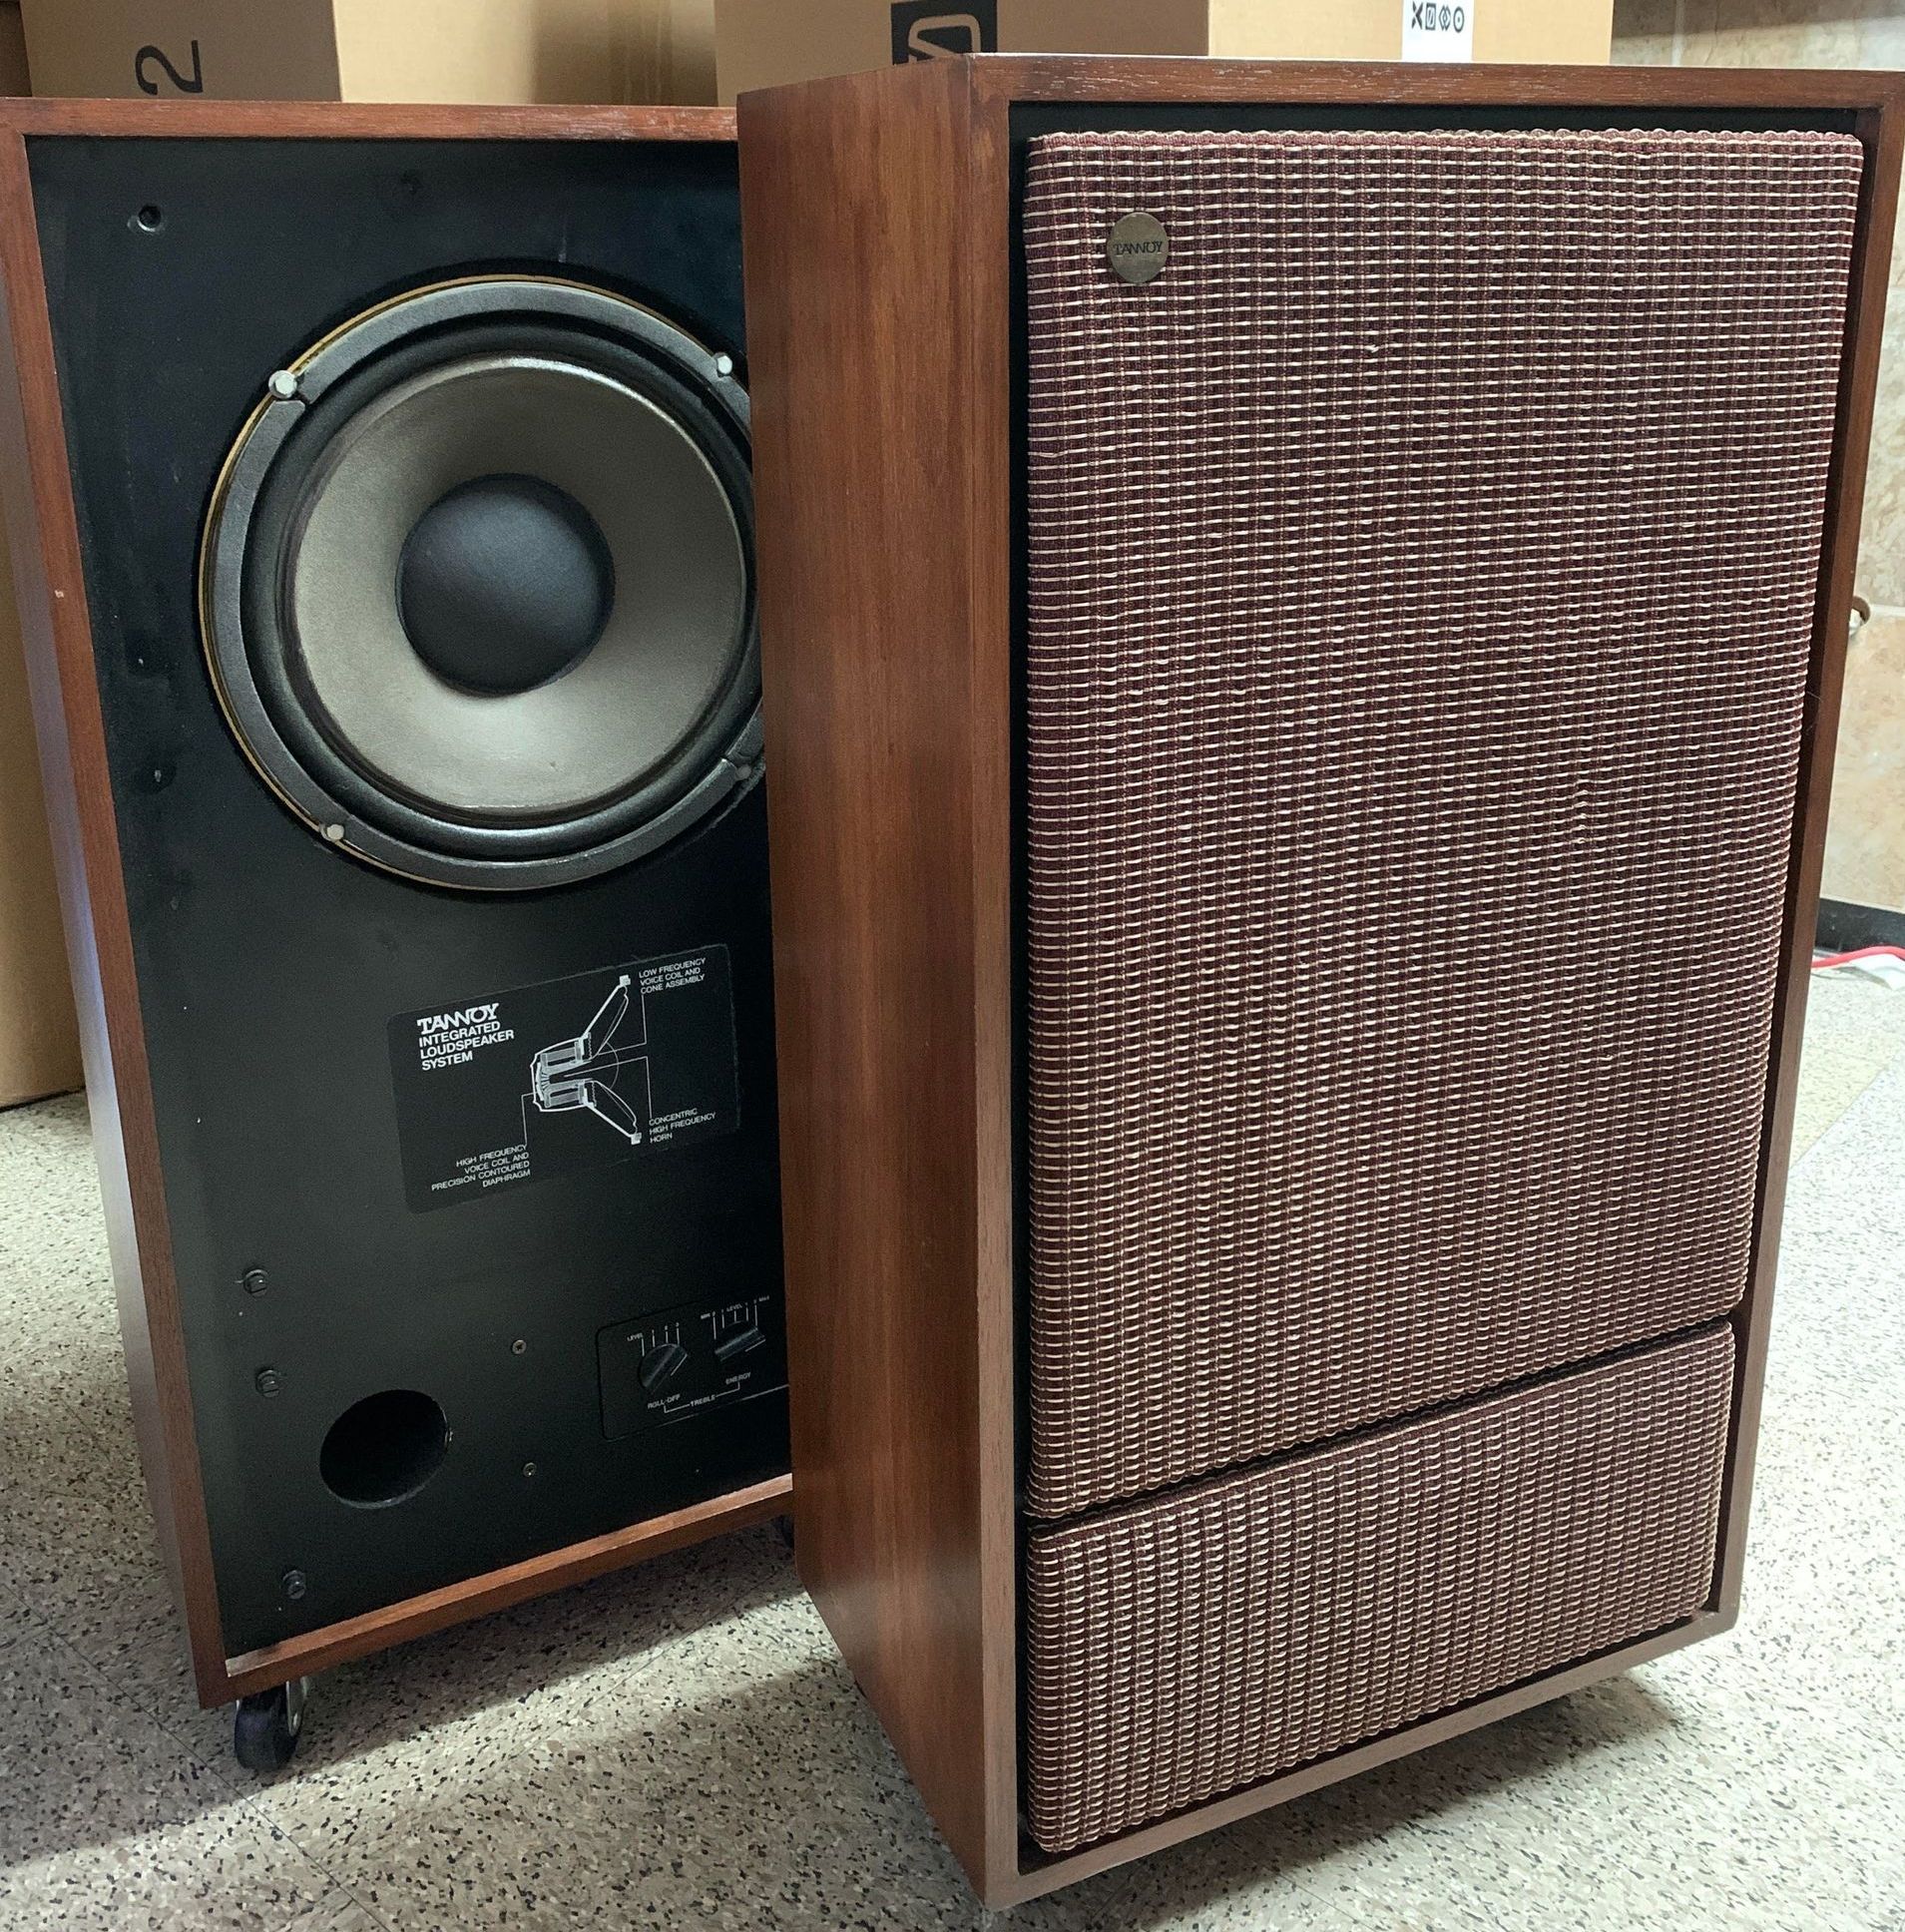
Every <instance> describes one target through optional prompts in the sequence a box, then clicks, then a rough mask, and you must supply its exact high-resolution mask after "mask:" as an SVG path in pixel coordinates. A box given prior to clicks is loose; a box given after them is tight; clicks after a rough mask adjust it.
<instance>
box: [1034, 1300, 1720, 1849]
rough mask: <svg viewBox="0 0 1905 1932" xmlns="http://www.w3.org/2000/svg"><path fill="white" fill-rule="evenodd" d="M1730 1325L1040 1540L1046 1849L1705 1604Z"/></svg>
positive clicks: (1037, 1744)
mask: <svg viewBox="0 0 1905 1932" xmlns="http://www.w3.org/2000/svg"><path fill="white" fill-rule="evenodd" d="M1731 1397H1732V1336H1731V1331H1730V1330H1729V1329H1726V1328H1721V1329H1719V1330H1717V1331H1714V1332H1709V1333H1706V1334H1703V1335H1697V1336H1694V1337H1692V1338H1691V1339H1688V1340H1683V1341H1676V1342H1667V1343H1665V1344H1660V1343H1657V1344H1653V1345H1652V1346H1650V1347H1649V1348H1648V1349H1647V1350H1645V1351H1644V1352H1642V1353H1640V1354H1638V1355H1634V1356H1628V1357H1624V1358H1622V1359H1619V1360H1617V1361H1614V1362H1611V1363H1603V1364H1601V1365H1599V1366H1597V1367H1594V1368H1588V1369H1576V1370H1571V1371H1567V1372H1565V1373H1564V1374H1563V1375H1562V1376H1561V1377H1560V1378H1559V1379H1557V1380H1554V1381H1550V1382H1547V1383H1545V1384H1540V1385H1537V1386H1536V1387H1535V1388H1533V1389H1532V1390H1524V1391H1521V1392H1519V1393H1513V1394H1508V1395H1496V1396H1490V1397H1486V1398H1484V1399H1483V1400H1481V1401H1479V1402H1476V1403H1472V1404H1470V1405H1468V1406H1466V1407H1464V1408H1460V1409H1457V1410H1455V1411H1453V1412H1449V1413H1444V1414H1442V1415H1439V1416H1436V1417H1432V1418H1429V1419H1426V1420H1418V1421H1414V1422H1407V1423H1402V1424H1399V1425H1396V1426H1392V1427H1390V1428H1388V1429H1385V1430H1382V1431H1379V1432H1377V1433H1376V1434H1373V1435H1369V1436H1362V1437H1358V1438H1357V1439H1356V1440H1355V1441H1353V1442H1348V1443H1337V1444H1333V1445H1332V1446H1330V1447H1329V1448H1326V1449H1320V1450H1312V1451H1308V1452H1305V1453H1302V1454H1299V1455H1297V1456H1295V1457H1293V1458H1291V1459H1289V1460H1287V1461H1285V1462H1282V1463H1279V1464H1276V1465H1274V1466H1273V1467H1271V1468H1268V1469H1264V1470H1257V1471H1251V1472H1249V1473H1247V1474H1245V1475H1240V1476H1226V1477H1220V1478H1218V1479H1216V1480H1215V1481H1213V1482H1211V1483H1208V1484H1205V1485H1203V1486H1202V1487H1200V1488H1197V1489H1194V1490H1191V1491H1189V1492H1186V1493H1183V1494H1179V1495H1174V1496H1169V1497H1162V1498H1154V1499H1153V1500H1151V1501H1149V1502H1144V1503H1134V1504H1127V1505H1125V1506H1124V1507H1123V1508H1121V1509H1118V1510H1115V1511H1112V1512H1111V1513H1109V1514H1107V1515H1105V1516H1103V1517H1100V1518H1096V1519H1094V1520H1092V1521H1090V1522H1086V1523H1076V1524H1067V1525H1065V1526H1063V1527H1061V1528H1059V1529H1055V1530H1049V1531H1044V1532H1041V1533H1038V1534H1036V1535H1034V1536H1033V1537H1032V1538H1030V1539H1029V1541H1028V1544H1027V1549H1026V1575H1025V1611H1026V1625H1025V1671H1026V1712H1025V1725H1026V1812H1027V1820H1028V1822H1029V1824H1030V1826H1031V1830H1032V1835H1033V1836H1034V1838H1036V1839H1037V1841H1038V1842H1039V1844H1040V1845H1042V1846H1043V1847H1044V1848H1045V1849H1046V1850H1047V1851H1051V1852H1063V1851H1070V1850H1074V1849H1076V1848H1077V1847H1078V1846H1080V1845H1083V1844H1089V1843H1092V1842H1094V1841H1095V1840H1097V1839H1099V1838H1105V1837H1109V1836H1111V1835H1112V1834H1113V1833H1115V1832H1119V1831H1124V1830H1128V1829H1130V1828H1131V1827H1132V1826H1134V1825H1137V1824H1141V1823H1143V1822H1145V1821H1146V1820H1148V1819H1152V1818H1159V1817H1163V1816H1165V1815H1166V1814H1167V1813H1169V1812H1172V1811H1177V1810H1181V1809H1182V1808H1184V1807H1185V1806H1187V1805H1191V1804H1197V1803H1201V1802H1202V1801H1203V1800H1205V1799H1207V1798H1211V1797H1215V1796H1217V1795H1218V1794H1219V1793H1221V1792H1224V1791H1229V1790H1234V1789H1238V1788H1240V1787H1241V1786H1243V1785H1246V1784H1254V1783H1256V1782H1258V1781H1260V1780H1261V1779H1263V1778H1266V1777H1269V1776H1271V1775H1273V1774H1274V1773H1276V1772H1278V1771H1282V1770H1288V1769H1290V1768H1291V1767H1293V1766H1295V1765H1298V1764H1304V1763H1308V1762H1310V1761H1311V1760H1312V1759H1315V1758H1318V1757H1323V1756H1326V1755H1328V1754H1329V1753H1330V1752H1332V1751H1337V1750H1342V1749H1344V1748H1346V1747H1347V1746H1348V1745H1350V1744H1354V1743H1357V1742H1360V1741H1362V1740H1364V1739H1367V1738H1371V1737H1376V1736H1379V1735H1381V1734H1382V1733H1383V1732H1385V1731H1390V1730H1396V1729H1399V1728H1400V1727H1401V1726H1402V1725H1404V1724H1408V1723H1412V1722H1414V1721H1415V1720H1416V1719H1418V1718H1420V1717H1425V1716H1428V1715H1430V1714H1432V1713H1433V1712H1436V1711H1439V1710H1446V1709H1449V1708H1451V1707H1453V1706H1454V1705H1456V1704H1458V1703H1464V1702H1467V1701H1468V1700H1469V1699H1471V1698H1474V1697H1477V1696H1480V1695H1482V1694H1483V1693H1484V1692H1485V1691H1495V1690H1500V1689H1504V1688H1506V1687H1507V1686H1509V1685H1514V1684H1519V1683H1523V1682H1525V1681H1527V1680H1528V1679H1530V1678H1534V1677H1538V1676H1540V1675H1541V1674H1542V1673H1544V1672H1547V1671H1551V1670H1554V1669H1557V1668H1558V1667H1560V1666H1561V1665H1564V1664H1568V1663H1571V1662H1574V1661H1577V1660H1579V1659H1582V1658H1587V1657H1592V1656H1593V1655H1595V1654H1596V1653H1597V1652H1600V1651H1605V1650H1610V1649H1612V1648H1614V1647H1615V1646H1616V1645H1619V1644H1623V1643H1627V1642H1629V1641H1631V1640H1633V1639H1635V1638H1639V1637H1643V1636H1646V1635H1648V1634H1649V1633H1651V1632H1654V1631H1657V1630H1664V1629H1666V1628H1667V1626H1668V1625H1670V1624H1674V1623H1678V1622H1679V1621H1681V1620H1682V1619H1683V1618H1686V1617H1688V1616H1690V1615H1692V1614H1693V1613H1694V1612H1695V1611H1697V1610H1699V1609H1700V1608H1701V1606H1702V1605H1703V1604H1704V1603H1705V1602H1706V1599H1707V1597H1708V1595H1709V1593H1710V1590H1711V1586H1712V1578H1713V1562H1714V1556H1715V1551H1716V1546H1717V1540H1718V1525H1719V1494H1720V1475H1721V1470H1722V1467H1723V1465H1724V1462H1725V1456H1726V1432H1727V1421H1728V1416H1729V1411H1730V1407H1731Z"/></svg>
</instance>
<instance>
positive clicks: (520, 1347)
mask: <svg viewBox="0 0 1905 1932" xmlns="http://www.w3.org/2000/svg"><path fill="white" fill-rule="evenodd" d="M509 1352H510V1353H511V1354H512V1355H526V1354H528V1353H529V1343H528V1342H526V1341H525V1340H524V1339H523V1338H522V1336H521V1335H518V1336H517V1337H516V1339H515V1340H514V1341H513V1342H511V1343H510V1345H509Z"/></svg>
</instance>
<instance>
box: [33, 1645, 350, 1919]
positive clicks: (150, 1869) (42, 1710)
mask: <svg viewBox="0 0 1905 1932" xmlns="http://www.w3.org/2000/svg"><path fill="white" fill-rule="evenodd" d="M0 1633H3V1634H0V1925H4V1926H5V1927H6V1928H7V1932H34V1929H35V1928H39V1927H43V1926H44V1927H49V1928H50V1927H54V1926H58V1927H62V1928H67V1927H81V1928H91V1927H99V1928H102V1932H143V1929H144V1928H152V1932H161V1928H163V1929H164V1932H201V1928H203V1929H204V1932H213V1929H214V1928H218V1932H240V1929H243V1932H249V1929H250V1928H258V1929H259V1932H266V1929H267V1928H268V1932H277V1928H279V1927H281V1926H284V1925H286V1924H288V1923H289V1922H290V1921H291V1920H292V1919H293V1918H294V1917H295V1916H296V1915H297V1914H298V1913H299V1912H301V1911H305V1910H307V1909H308V1908H309V1907H311V1906H313V1905H315V1904H316V1903H317V1902H318V1901H319V1900H320V1899H321V1898H323V1897H324V1895H325V1894H326V1892H328V1891H330V1890H331V1889H332V1888H331V1885H330V1881H329V1880H328V1879H327V1878H326V1876H325V1875H324V1873H322V1872H321V1871H320V1870H319V1869H318V1868H317V1867H316V1866H315V1865H314V1864H313V1863H312V1862H311V1861H310V1860H309V1859H308V1858H306V1857H305V1856H304V1855H303V1853H302V1852H300V1851H299V1850H298V1849H297V1847H296V1846H294V1845H293V1844H291V1843H290V1841H289V1840H288V1839H286V1838H285V1837H284V1836H283V1835H282V1834H281V1833H279V1832H277V1831H275V1830H274V1829H273V1828H272V1827H271V1825H270V1823H269V1822H268V1820H266V1819H265V1818H264V1817H263V1816H262V1815H261V1814H260V1813H259V1812H258V1811H257V1810H256V1809H255V1808H253V1807H251V1806H249V1805H247V1804H244V1803H241V1802H239V1801H238V1800H237V1799H235V1798H234V1796H233V1794H232V1792H231V1791H230V1790H229V1788H228V1787H227V1786H226V1785H225V1784H224V1783H223V1782H222V1781H221V1780H220V1779H218V1778H216V1777H214V1776H213V1775H212V1774H211V1773H210V1772H209V1771H208V1770H206V1768H205V1767H204V1766H203V1765H201V1764H197V1763H195V1762H193V1761H192V1760H190V1759H189V1758H187V1757H185V1756H184V1755H183V1754H182V1753H181V1751H180V1750H179V1747H178V1745H177V1742H176V1740H175V1739H173V1738H172V1737H171V1736H170V1735H169V1734H168V1733H167V1732H165V1731H164V1730H162V1729H161V1728H160V1727H159V1726H158V1725H157V1724H156V1723H155V1722H154V1721H153V1720H152V1719H151V1718H150V1717H149V1716H147V1715H146V1713H145V1712H144V1711H142V1710H140V1709H139V1708H138V1706H137V1705H135V1704H134V1703H133V1702H132V1701H131V1700H130V1699H129V1698H126V1697H124V1696H122V1695H120V1694H119V1693H118V1692H116V1691H114V1690H113V1689H112V1688H111V1687H110V1686H109V1685H108V1684H107V1683H106V1681H105V1680H104V1679H103V1678H102V1677H101V1676H100V1674H99V1673H98V1672H97V1671H96V1670H95V1669H94V1668H93V1667H92V1666H91V1665H90V1664H88V1663H87V1662H86V1661H85V1660H84V1659H83V1658H80V1657H79V1656H77V1655H76V1654H75V1653H73V1652H72V1651H70V1650H68V1649H67V1648H66V1647H65V1646H64V1645H63V1644H61V1643H60V1642H59V1641H58V1640H57V1639H55V1638H52V1637H50V1636H49V1635H48V1634H47V1633H46V1631H45V1630H44V1628H43V1627H41V1626H39V1625H38V1624H36V1623H34V1622H33V1621H32V1620H31V1619H29V1618H27V1617H26V1616H25V1615H24V1614H20V1613H16V1614H14V1615H13V1616H12V1617H11V1618H9V1619H8V1620H7V1622H6V1623H5V1624H4V1626H0Z"/></svg>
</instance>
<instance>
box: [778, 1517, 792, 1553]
mask: <svg viewBox="0 0 1905 1932" xmlns="http://www.w3.org/2000/svg"><path fill="white" fill-rule="evenodd" d="M774 1534H775V1535H776V1536H777V1537H779V1539H780V1540H781V1542H782V1543H784V1544H785V1545H786V1546H787V1548H788V1549H790V1550H791V1549H792V1548H793V1518H792V1517H791V1516H776V1517H775V1518H774Z"/></svg>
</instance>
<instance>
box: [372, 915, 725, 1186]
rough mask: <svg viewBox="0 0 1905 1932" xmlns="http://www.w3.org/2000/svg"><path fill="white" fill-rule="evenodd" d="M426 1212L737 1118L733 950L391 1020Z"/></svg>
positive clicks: (404, 1115) (551, 983)
mask: <svg viewBox="0 0 1905 1932" xmlns="http://www.w3.org/2000/svg"><path fill="white" fill-rule="evenodd" d="M389 1040H390V1069H391V1081H392V1086H393V1090H394V1098H395V1102H396V1115H397V1139H398V1145H399V1147H400V1149H401V1151H402V1156H403V1172H404V1190H405V1193H406V1195H407V1197H408V1199H409V1202H410V1206H411V1207H413V1208H415V1209H416V1210H417V1211H419V1212H427V1211H429V1210H430V1209H432V1208H436V1207H449V1206H451V1205H453V1204H455V1203H457V1202H460V1201H472V1200H478V1199H481V1198H482V1197H484V1196H486V1195H491V1194H494V1193H495V1192H497V1190H499V1189H502V1188H512V1187H521V1186H526V1185H528V1184H529V1183H531V1182H535V1181H545V1180H549V1179H551V1178H552V1177H554V1176H557V1175H562V1174H573V1173H577V1172H580V1171H582V1170H585V1169H590V1168H601V1167H607V1166H611V1165H614V1164H617V1163H621V1162H627V1161H634V1160H644V1159H647V1158H649V1157H650V1156H651V1155H653V1154H654V1153H656V1152H658V1151H660V1150H663V1149H667V1148H670V1147H676V1146H681V1145H685V1144H687V1143H690V1142H693V1141H698V1140H704V1139H708V1138H710V1137H712V1136H714V1135H717V1134H731V1133H733V1132H734V1131H735V1129H736V1128H737V1127H738V1126H739V1123H740V1112H739V1095H738V1091H737V1085H738V1075H737V1071H736V1060H735V1049H734V1014H733V998H732V993H731V989H730V983H729V966H728V958H727V949H726V947H724V946H710V947H707V948H705V949H704V950H703V951H700V952H693V953H678V954H675V955H672V956H671V957H669V958H666V959H651V960H638V961H635V962H634V963H632V964H629V965H622V966H614V967H607V968H604V969H603V970H601V971H598V972H590V973H577V974H573V975H571V976H570V977H569V978H567V979H559V980H546V981H543V982H542V983H540V984H538V985H535V986H525V987H517V988H515V989H513V990H511V991H509V992H506V993H498V994H493V995H486V996H485V997H484V998H482V999H478V1000H470V999H463V1000H459V1001H457V1002H455V1003H454V1004H450V1003H446V1004H445V1005H443V1006H440V1007H434V1008H428V1009H425V1010H424V1011H422V1012H417V1013H404V1014H400V1015H398V1017H397V1018H396V1019H394V1020H392V1021H391V1022H390V1026H389Z"/></svg>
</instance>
